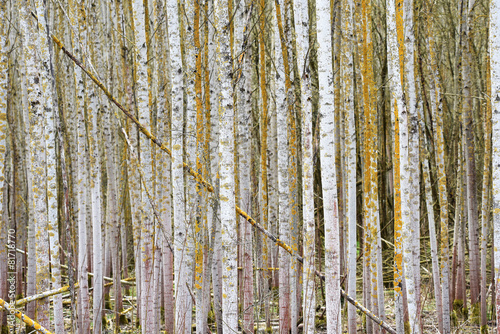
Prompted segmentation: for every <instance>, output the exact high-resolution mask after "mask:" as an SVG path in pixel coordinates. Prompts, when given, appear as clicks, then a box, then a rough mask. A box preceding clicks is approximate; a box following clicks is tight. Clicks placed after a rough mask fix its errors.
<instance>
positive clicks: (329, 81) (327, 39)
mask: <svg viewBox="0 0 500 334" xmlns="http://www.w3.org/2000/svg"><path fill="white" fill-rule="evenodd" d="M349 13H350V11H349V10H348V11H347V12H346V13H345V14H346V15H349ZM347 19H348V20H349V17H348V18H347ZM316 20H317V23H316V24H317V26H316V29H317V35H318V43H319V46H318V82H319V104H318V108H319V119H320V153H321V165H322V166H321V185H322V187H323V210H324V220H325V221H324V224H325V275H326V277H328V280H326V282H325V285H326V295H325V299H326V300H325V302H326V322H327V331H328V333H332V334H333V333H338V332H340V331H341V328H342V321H341V316H340V309H341V306H340V240H339V221H338V203H337V175H336V173H335V172H336V170H335V168H334V167H333V166H335V126H336V125H337V124H336V123H335V105H334V92H333V63H332V57H331V54H332V28H331V27H332V23H331V13H330V1H329V0H318V1H316ZM347 33H348V32H347ZM346 56H347V57H348V59H349V60H351V62H350V64H349V60H347V64H345V65H347V68H348V69H350V70H352V68H353V67H352V55H351V57H349V52H347V55H346ZM349 65H350V66H349ZM347 76H348V75H346V76H344V78H345V77H347ZM351 87H352V86H350V85H349V86H348V87H346V88H347V91H346V93H347V94H348V96H349V97H347V99H346V102H347V103H348V104H350V102H351V101H354V100H353V96H352V95H350V94H349V90H350V89H351ZM349 106H351V105H349ZM352 107H354V106H353V105H352Z"/></svg>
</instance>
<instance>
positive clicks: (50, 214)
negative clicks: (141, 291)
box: [35, 0, 64, 334]
mask: <svg viewBox="0 0 500 334" xmlns="http://www.w3.org/2000/svg"><path fill="white" fill-rule="evenodd" d="M35 5H36V12H37V16H38V23H39V27H40V28H41V29H40V30H39V33H38V35H39V39H38V40H39V45H40V51H41V52H40V56H41V59H40V60H41V61H42V64H43V65H42V71H41V78H42V80H41V81H42V86H43V87H44V89H43V97H44V101H45V110H44V114H45V125H44V126H45V145H46V149H47V155H46V173H47V178H46V182H47V183H46V187H47V192H46V194H47V218H48V231H47V232H48V235H49V244H50V245H49V246H50V265H51V276H52V277H51V281H52V289H58V288H60V287H61V268H60V255H59V247H60V245H59V232H58V226H57V222H58V220H57V217H58V206H57V193H58V192H57V178H56V146H55V145H56V138H55V117H56V116H55V115H56V111H57V109H55V107H56V106H57V105H56V104H54V103H53V92H54V91H53V89H54V84H53V80H54V78H53V73H52V57H51V54H50V51H49V46H50V45H49V43H52V40H50V39H48V38H49V37H50V34H49V32H48V31H47V29H48V25H47V22H46V19H45V17H46V9H45V4H44V3H43V2H42V1H41V0H37V1H36V2H35ZM47 287H48V286H47ZM53 301H54V330H55V333H57V334H59V333H63V332H64V319H63V306H62V295H57V296H54V297H53Z"/></svg>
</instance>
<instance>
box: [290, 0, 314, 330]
mask: <svg viewBox="0 0 500 334" xmlns="http://www.w3.org/2000/svg"><path fill="white" fill-rule="evenodd" d="M293 9H294V10H293V12H294V19H295V33H296V36H297V49H296V57H297V68H298V71H299V74H300V75H299V76H300V92H301V98H300V101H301V104H302V113H301V114H302V115H301V118H302V164H303V166H302V173H303V175H302V183H303V191H302V198H303V209H302V211H303V229H304V231H303V239H304V240H303V254H304V255H303V258H304V263H303V266H302V284H303V301H304V302H303V319H304V320H303V324H304V333H314V331H315V325H316V324H315V321H314V320H315V313H316V296H315V292H316V289H315V288H316V286H315V275H314V271H315V257H314V254H315V242H314V238H315V222H314V194H313V191H314V189H313V142H312V110H311V87H310V80H311V78H310V76H311V73H310V68H309V57H308V52H307V51H308V50H309V14H308V8H307V2H303V1H295V2H294V8H293Z"/></svg>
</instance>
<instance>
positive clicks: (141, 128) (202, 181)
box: [52, 35, 396, 334]
mask: <svg viewBox="0 0 500 334" xmlns="http://www.w3.org/2000/svg"><path fill="white" fill-rule="evenodd" d="M52 39H53V40H54V42H55V43H56V45H57V46H58V47H59V49H61V50H62V51H63V52H64V53H65V54H66V56H67V57H68V58H70V59H71V60H72V61H73V62H74V63H75V64H76V65H77V66H78V67H80V68H81V69H82V71H83V72H85V74H87V76H88V77H89V78H90V79H91V80H92V81H94V83H95V84H96V85H97V86H98V87H99V88H100V89H101V90H102V91H103V92H104V94H106V96H107V97H108V99H109V100H110V101H111V102H113V104H115V105H116V106H117V107H118V109H120V110H121V111H122V112H123V113H124V114H125V115H126V116H127V117H128V118H129V119H130V120H131V121H132V122H133V123H134V124H135V125H136V126H137V127H138V129H139V131H141V132H142V133H143V134H144V135H145V136H146V137H148V138H149V140H151V141H152V142H153V143H154V144H156V145H157V146H158V147H159V148H160V150H162V151H164V152H166V153H167V154H168V155H170V156H172V152H171V151H170V149H168V147H167V144H164V143H162V142H161V141H160V140H159V139H158V138H157V137H155V136H154V135H153V134H152V133H151V132H149V130H148V129H147V128H146V127H145V126H144V125H142V124H141V123H140V122H139V121H138V120H137V118H136V117H135V116H134V115H133V114H132V113H131V112H130V111H128V110H127V109H125V107H123V106H122V105H121V104H120V103H119V102H118V100H116V98H115V97H114V96H113V95H112V94H111V93H110V91H109V90H108V89H107V88H106V87H105V86H104V85H103V84H102V83H101V82H100V81H99V80H98V79H97V78H96V77H95V75H93V74H92V73H91V72H90V71H89V70H87V68H86V67H85V66H84V65H83V64H82V63H81V62H80V61H79V60H78V59H76V58H75V56H74V55H73V54H72V53H71V52H69V51H68V50H67V49H66V48H65V47H64V45H63V44H62V42H61V41H60V40H59V39H58V38H57V37H56V36H54V35H52ZM183 166H184V168H185V170H187V172H188V173H189V174H191V175H192V176H193V177H194V178H195V179H196V181H197V182H199V183H200V184H202V185H203V186H204V187H205V188H206V189H207V190H208V191H209V192H211V193H213V192H214V187H213V186H212V185H211V184H210V183H209V182H208V181H207V180H205V179H204V178H203V176H201V175H200V174H199V173H197V172H196V171H195V170H194V169H193V168H192V167H191V166H189V165H188V164H187V163H185V162H183ZM235 209H236V212H237V213H238V214H239V215H240V216H241V217H243V218H245V220H246V221H247V222H249V223H250V224H252V225H253V227H254V228H256V229H257V230H258V231H259V232H261V233H262V234H264V235H266V236H267V237H268V238H269V239H271V240H272V241H273V242H274V243H275V244H277V245H278V246H280V247H281V248H283V249H284V250H285V251H287V252H288V253H289V254H290V255H291V256H293V257H295V258H296V259H297V261H299V262H300V263H303V262H304V260H303V258H302V257H301V256H300V255H298V254H297V253H296V252H294V251H293V249H292V248H291V247H290V246H288V245H287V244H285V243H284V242H283V241H281V240H279V239H278V238H277V237H275V236H274V235H273V234H271V233H270V232H269V231H267V230H266V229H265V228H264V227H263V226H262V225H260V224H258V223H257V222H256V221H255V219H253V218H252V217H251V216H250V215H249V214H247V213H246V212H245V211H243V210H242V209H241V208H239V207H238V206H237V205H235ZM315 273H316V275H317V276H318V277H320V278H321V279H322V280H323V281H324V280H325V276H324V275H322V274H321V273H320V272H319V271H317V270H316V271H315ZM340 292H341V294H342V296H344V298H346V299H347V300H348V301H349V302H350V303H351V304H353V305H354V306H355V307H356V308H357V309H358V310H360V311H361V312H363V313H364V314H366V316H367V317H369V318H370V319H372V320H373V321H374V322H375V323H377V324H378V325H379V326H381V327H382V328H384V329H385V330H386V331H388V332H389V333H391V334H396V331H395V330H394V329H392V328H391V327H390V326H389V325H388V324H386V323H385V322H384V321H383V320H382V319H380V318H379V317H377V316H376V315H375V314H373V313H372V312H371V311H370V310H368V309H367V308H366V307H364V306H363V305H361V304H360V303H358V302H357V301H356V300H355V299H354V298H352V297H350V296H348V295H347V294H346V293H345V291H344V290H343V289H342V288H340Z"/></svg>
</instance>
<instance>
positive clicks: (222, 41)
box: [214, 1, 238, 332]
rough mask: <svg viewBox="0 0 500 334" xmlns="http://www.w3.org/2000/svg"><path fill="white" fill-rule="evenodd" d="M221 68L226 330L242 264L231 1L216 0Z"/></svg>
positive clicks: (234, 314) (234, 311)
mask: <svg viewBox="0 0 500 334" xmlns="http://www.w3.org/2000/svg"><path fill="white" fill-rule="evenodd" d="M214 23H215V30H216V32H215V34H216V35H215V38H216V41H217V53H216V62H217V71H218V80H217V84H218V85H219V88H220V91H219V96H218V110H219V124H220V134H219V149H220V152H221V158H220V159H221V160H220V198H221V202H220V207H221V208H220V210H221V226H222V266H223V268H224V269H223V274H222V321H223V326H224V327H223V328H224V329H223V331H224V332H230V331H231V330H234V329H235V328H237V327H238V267H237V255H236V254H235V252H234V250H235V249H236V242H237V236H236V212H235V210H234V206H235V189H234V129H233V128H234V106H233V95H232V89H231V73H232V63H231V50H230V48H229V11H228V2H227V1H215V2H214Z"/></svg>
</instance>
